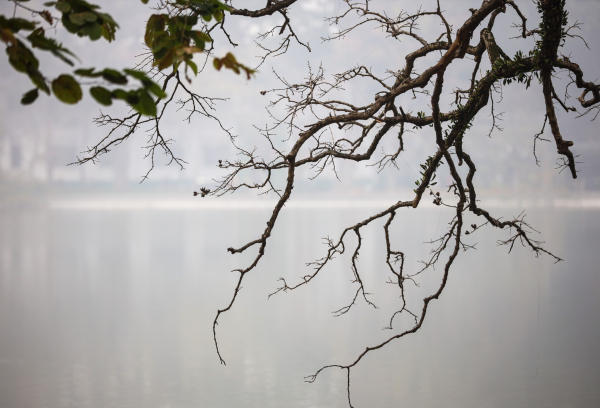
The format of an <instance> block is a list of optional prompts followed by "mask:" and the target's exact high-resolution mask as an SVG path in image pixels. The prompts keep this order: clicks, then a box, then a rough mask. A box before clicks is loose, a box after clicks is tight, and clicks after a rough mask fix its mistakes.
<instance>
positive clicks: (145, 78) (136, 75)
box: [123, 68, 150, 82]
mask: <svg viewBox="0 0 600 408" xmlns="http://www.w3.org/2000/svg"><path fill="white" fill-rule="evenodd" d="M123 72H125V73H126V74H127V75H129V76H132V77H134V78H135V79H139V80H140V81H142V82H143V81H150V78H148V76H147V75H146V74H145V73H144V72H142V71H137V70H134V69H127V68H126V69H124V70H123Z"/></svg>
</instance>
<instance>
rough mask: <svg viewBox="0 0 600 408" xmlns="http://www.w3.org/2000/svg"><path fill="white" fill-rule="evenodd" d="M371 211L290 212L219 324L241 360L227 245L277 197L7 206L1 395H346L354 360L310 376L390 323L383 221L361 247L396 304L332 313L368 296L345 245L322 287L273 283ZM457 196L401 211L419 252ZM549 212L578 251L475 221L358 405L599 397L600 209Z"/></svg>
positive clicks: (98, 402)
mask: <svg viewBox="0 0 600 408" xmlns="http://www.w3.org/2000/svg"><path fill="white" fill-rule="evenodd" d="M369 211H372V209H362V210H361V209H360V208H348V209H343V210H336V209H335V208H327V209H324V210H315V209H310V208H301V207H298V208H291V209H288V210H286V212H284V215H283V218H282V219H281V223H280V224H279V225H278V227H277V230H276V231H275V234H274V235H273V237H272V241H271V242H270V244H269V246H268V248H267V257H266V259H264V263H263V264H262V265H261V267H260V268H259V269H258V270H257V271H256V272H255V273H254V276H249V278H250V279H248V281H247V282H246V283H245V284H244V288H243V290H242V292H241V294H240V297H239V299H238V300H239V302H238V303H237V304H236V305H235V307H234V309H233V310H232V311H231V312H230V313H228V314H226V315H224V316H223V320H222V321H221V324H220V326H219V338H220V345H221V348H222V350H223V353H224V357H225V359H226V360H227V366H221V365H220V364H219V361H218V358H217V356H216V354H215V351H214V346H213V343H212V332H211V325H212V320H213V318H214V315H215V312H216V310H217V308H220V307H223V305H224V304H226V302H228V300H229V297H230V295H231V290H232V288H233V285H234V279H235V277H236V276H235V274H232V273H230V272H229V271H230V270H231V269H234V268H236V267H240V266H243V265H244V262H247V261H248V259H249V258H248V256H247V255H241V256H240V255H237V256H231V255H228V254H227V253H226V251H225V248H227V247H229V246H232V245H233V246H236V245H239V244H243V243H245V242H246V241H247V240H249V239H252V238H255V237H256V235H257V234H258V233H259V231H260V230H261V228H262V227H263V225H264V223H265V221H266V219H267V216H268V210H265V209H261V208H254V209H253V208H249V209H245V210H231V209H230V210H219V209H214V208H213V209H196V210H177V211H159V210H113V211H98V210H90V209H88V210H75V211H74V210H66V209H55V210H48V211H38V212H35V211H9V210H4V211H2V212H1V213H0V234H1V235H0V408H9V407H10V408H12V407H18V408H38V407H49V408H50V407H51V408H54V407H103V408H104V407H118V408H122V407H145V408H154V407H161V408H163V407H172V408H175V407H177V408H179V407H271V406H272V407H344V406H347V402H346V395H345V388H346V383H345V374H344V372H341V370H330V371H325V372H323V374H322V375H321V376H320V377H319V378H318V380H317V381H316V382H315V383H314V384H306V383H304V382H303V376H305V375H309V374H312V373H313V372H314V371H315V370H316V369H318V368H319V367H321V366H322V365H325V364H330V363H348V362H349V361H351V360H353V359H354V358H355V357H356V356H357V354H358V353H360V352H361V351H362V350H363V349H364V347H365V346H367V345H371V344H374V343H375V342H378V341H381V340H383V339H385V338H386V336H389V335H390V332H389V331H382V330H381V328H382V327H384V326H387V325H388V323H389V316H390V315H391V314H392V313H393V311H394V310H395V307H397V305H398V302H399V300H398V294H397V293H396V292H395V290H394V288H393V287H392V285H385V281H386V280H387V277H388V275H389V273H388V272H387V271H386V269H385V268H384V264H383V262H384V259H385V258H384V254H383V248H382V243H383V234H382V228H381V227H382V225H383V224H382V223H381V224H377V225H375V226H373V227H372V228H371V229H370V230H368V232H367V231H365V233H364V238H365V244H364V249H363V250H362V252H361V257H360V264H359V266H360V267H361V268H362V270H361V272H362V273H363V274H364V279H365V283H366V285H367V288H368V289H369V291H371V292H373V298H372V299H373V300H374V301H375V303H376V304H377V306H378V307H379V309H377V310H375V309H372V308H369V307H367V306H366V305H364V304H359V306H358V307H357V308H355V309H353V310H352V312H351V313H349V314H347V315H344V316H342V317H339V318H333V317H332V315H331V314H330V312H331V311H332V310H335V309H339V308H340V307H341V306H344V305H345V304H347V303H348V302H349V300H350V299H351V297H352V296H353V293H354V292H353V287H352V284H351V283H350V282H349V280H350V277H351V276H350V270H349V268H348V263H347V259H345V258H341V259H339V260H338V261H337V263H334V264H332V265H331V266H330V267H329V269H327V270H326V272H325V274H324V275H322V276H320V277H319V278H318V279H316V280H315V281H313V283H312V284H311V285H310V286H307V287H303V288H302V289H299V290H298V291H296V292H292V293H288V294H278V295H277V296H274V297H273V298H271V299H270V300H267V295H268V293H270V292H272V291H273V290H274V289H275V288H276V287H277V281H276V280H277V278H279V277H286V278H288V279H291V280H293V279H299V277H301V276H302V275H304V274H306V272H307V271H306V269H305V268H306V267H305V266H304V264H305V263H306V262H308V261H311V260H314V259H316V258H318V257H320V256H322V255H323V251H324V247H323V245H322V244H321V238H322V237H324V236H327V235H334V234H336V233H337V232H339V231H341V229H342V228H343V227H345V226H347V225H350V223H352V222H356V221H357V220H359V219H360V217H361V216H363V215H366V214H368V212H369ZM440 211H441V210H439V209H437V208H436V209H425V210H421V211H416V212H414V213H413V212H410V213H408V212H407V213H406V214H407V215H404V214H403V213H401V212H399V213H398V216H397V220H398V221H399V222H398V224H397V226H396V228H395V229H394V230H393V234H392V240H393V241H394V242H395V245H396V247H397V248H398V249H401V250H403V251H405V252H406V253H407V255H408V257H409V259H408V261H409V263H408V266H407V267H408V268H412V270H415V268H417V263H416V261H418V260H419V259H423V257H424V256H425V255H426V253H427V248H426V247H424V246H423V245H422V244H420V242H423V241H425V240H428V239H430V238H432V237H433V236H434V234H435V233H436V231H438V232H439V231H441V229H442V228H443V227H444V223H445V222H446V221H447V220H446V215H447V214H445V213H443V212H440ZM507 211H508V210H507ZM510 212H512V210H510ZM509 215H510V214H509ZM531 221H532V223H533V224H534V225H535V226H537V227H539V229H541V230H542V231H543V237H544V240H545V241H547V242H548V247H549V248H550V249H551V250H553V251H555V252H556V253H558V254H559V255H560V256H562V257H564V258H565V262H562V263H560V264H557V265H553V264H552V263H551V260H550V259H548V258H545V259H536V258H535V257H533V256H532V254H531V253H530V252H529V251H527V250H524V249H522V248H516V249H515V251H514V253H513V254H511V255H507V254H506V251H505V250H504V249H503V248H497V247H496V244H495V242H496V240H497V239H499V238H503V237H506V236H505V235H502V234H499V233H498V232H487V233H486V234H487V235H481V236H478V237H476V238H477V241H479V243H478V245H477V248H478V250H477V251H471V252H470V253H467V254H464V255H461V257H459V258H458V260H457V263H456V266H455V268H454V269H453V271H452V275H451V279H450V283H449V285H448V287H447V289H446V292H444V294H443V295H442V297H441V298H440V300H438V301H436V302H434V303H432V305H431V306H432V307H431V308H430V312H429V313H428V319H427V321H426V323H425V325H424V327H423V328H422V330H421V331H419V332H418V333H417V334H415V335H413V336H411V337H407V338H405V339H402V340H399V341H397V342H395V343H392V344H391V345H389V346H388V347H386V348H385V349H383V350H380V351H378V352H375V353H372V354H371V355H370V356H369V357H368V358H366V359H365V360H364V361H363V362H362V363H361V365H359V367H358V368H357V369H355V370H354V371H353V374H352V375H353V376H352V384H353V402H354V405H355V406H356V407H398V406H415V407H429V406H432V407H433V406H436V407H437V406H444V407H454V406H456V407H458V406H460V407H506V406H510V407H539V406H547V407H565V406H569V407H584V406H585V407H590V406H600V387H598V384H600V348H599V347H598V344H600V313H598V312H600V295H599V293H600V273H598V263H599V262H598V261H600V255H599V254H598V242H599V241H600V212H598V211H595V210H588V211H585V210H577V211H575V210H564V209H563V210H560V211H558V210H552V209H543V210H536V214H532V218H531ZM473 242H474V241H473ZM436 278H439V271H437V272H432V273H430V274H429V275H428V276H425V277H424V278H423V280H422V282H421V283H422V285H421V287H419V288H413V289H412V290H413V291H414V296H413V300H414V301H416V300H417V299H419V298H423V297H424V296H426V295H427V294H428V293H429V292H430V291H431V290H433V288H434V286H433V285H434V284H435V282H436V281H435V279H436ZM415 305H416V304H415ZM414 309H415V310H418V309H419V307H418V305H417V306H416V307H415V308H414ZM409 323H410V322H409V321H408V320H406V321H402V319H399V320H397V321H396V322H395V330H400V329H401V328H402V327H407V326H406V325H408V324H409ZM403 324H404V326H402V325H403Z"/></svg>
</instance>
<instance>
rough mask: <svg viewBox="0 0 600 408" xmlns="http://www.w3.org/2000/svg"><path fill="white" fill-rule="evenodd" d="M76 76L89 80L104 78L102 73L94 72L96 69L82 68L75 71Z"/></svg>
mask: <svg viewBox="0 0 600 408" xmlns="http://www.w3.org/2000/svg"><path fill="white" fill-rule="evenodd" d="M75 75H79V76H82V77H87V78H98V77H101V76H102V71H100V72H94V68H81V69H76V70H75Z"/></svg>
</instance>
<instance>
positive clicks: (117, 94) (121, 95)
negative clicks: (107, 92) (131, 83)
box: [111, 89, 128, 101]
mask: <svg viewBox="0 0 600 408" xmlns="http://www.w3.org/2000/svg"><path fill="white" fill-rule="evenodd" d="M111 94H112V97H113V98H114V99H120V100H122V101H126V100H127V95H128V93H127V91H124V90H123V89H115V90H114V91H112V92H111Z"/></svg>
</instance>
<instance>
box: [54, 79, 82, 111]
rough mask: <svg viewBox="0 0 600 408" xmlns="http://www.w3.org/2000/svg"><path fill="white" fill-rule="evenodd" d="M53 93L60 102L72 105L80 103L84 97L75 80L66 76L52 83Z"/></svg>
mask: <svg viewBox="0 0 600 408" xmlns="http://www.w3.org/2000/svg"><path fill="white" fill-rule="evenodd" d="M52 91H53V92H54V95H56V97H57V98H58V99H59V100H60V101H62V102H64V103H68V104H70V105H72V104H75V103H77V102H79V101H80V100H81V97H82V96H83V94H82V92H81V87H80V86H79V83H78V82H77V81H76V80H75V78H73V77H72V76H71V75H65V74H63V75H61V76H59V77H58V78H56V79H55V80H54V81H52Z"/></svg>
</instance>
